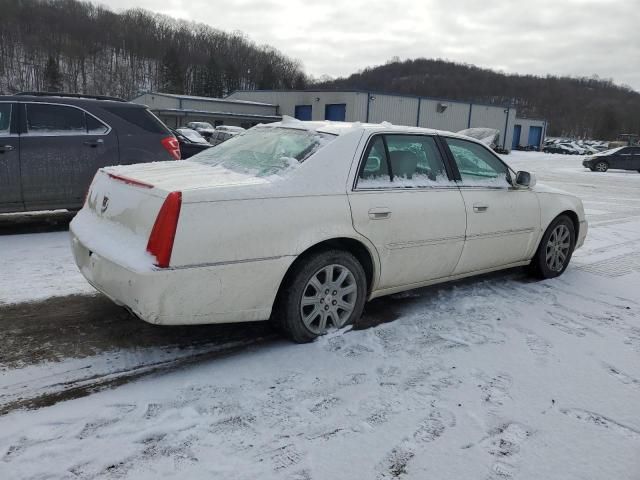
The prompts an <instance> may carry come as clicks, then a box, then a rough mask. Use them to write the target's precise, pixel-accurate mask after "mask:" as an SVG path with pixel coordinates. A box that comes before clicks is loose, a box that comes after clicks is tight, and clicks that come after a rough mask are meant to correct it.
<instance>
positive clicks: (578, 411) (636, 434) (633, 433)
mask: <svg viewBox="0 0 640 480" xmlns="http://www.w3.org/2000/svg"><path fill="white" fill-rule="evenodd" d="M560 412H561V413H563V414H564V415H567V416H568V417H570V418H573V419H576V420H580V421H582V422H585V423H588V424H590V425H595V426H597V427H600V428H605V429H607V430H611V431H613V432H616V433H620V434H622V435H625V436H627V437H629V438H633V439H634V440H640V430H638V429H636V428H634V427H630V426H628V425H624V424H622V423H619V422H617V421H615V420H613V419H611V418H609V417H605V416H604V415H601V414H599V413H596V412H592V411H590V410H584V409H582V408H561V409H560Z"/></svg>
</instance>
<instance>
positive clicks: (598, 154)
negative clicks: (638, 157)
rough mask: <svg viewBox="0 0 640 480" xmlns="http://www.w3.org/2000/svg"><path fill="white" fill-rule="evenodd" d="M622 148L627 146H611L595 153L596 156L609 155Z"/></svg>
mask: <svg viewBox="0 0 640 480" xmlns="http://www.w3.org/2000/svg"><path fill="white" fill-rule="evenodd" d="M623 148H627V147H617V148H612V149H610V150H605V151H604V152H599V153H596V155H595V156H596V157H606V156H607V155H611V154H613V153H616V152H619V151H620V150H622V149H623Z"/></svg>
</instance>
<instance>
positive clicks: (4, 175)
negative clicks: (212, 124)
mask: <svg viewBox="0 0 640 480" xmlns="http://www.w3.org/2000/svg"><path fill="white" fill-rule="evenodd" d="M179 158H180V148H179V145H178V141H177V140H176V138H175V137H174V136H173V135H172V134H171V132H170V131H169V129H168V128H167V127H166V126H165V125H164V124H163V123H162V122H161V121H160V120H158V118H157V117H156V116H155V115H153V114H152V113H151V112H150V111H149V110H148V109H147V108H146V107H145V106H143V105H137V104H134V103H128V102H125V101H124V100H120V99H113V98H108V97H90V96H82V95H77V94H41V93H37V92H36V93H24V94H19V95H12V96H0V212H18V211H33V210H52V209H65V208H66V209H69V210H77V209H80V208H81V207H82V204H83V202H84V198H85V195H86V193H87V189H88V188H89V184H90V183H91V179H92V178H93V176H94V175H95V173H96V172H97V171H98V169H99V168H102V167H105V166H108V165H126V164H131V163H144V162H156V161H160V160H178V159H179Z"/></svg>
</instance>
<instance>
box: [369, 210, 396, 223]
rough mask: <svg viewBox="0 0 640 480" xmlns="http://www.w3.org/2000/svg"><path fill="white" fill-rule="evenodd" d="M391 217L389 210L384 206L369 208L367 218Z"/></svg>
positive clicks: (382, 218)
mask: <svg viewBox="0 0 640 480" xmlns="http://www.w3.org/2000/svg"><path fill="white" fill-rule="evenodd" d="M389 217H391V210H389V209H388V208H386V207H378V208H372V209H370V210H369V218H370V219H371V220H384V219H385V218H389Z"/></svg>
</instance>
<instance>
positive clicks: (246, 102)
mask: <svg viewBox="0 0 640 480" xmlns="http://www.w3.org/2000/svg"><path fill="white" fill-rule="evenodd" d="M145 95H156V96H159V97H169V98H176V99H178V100H196V101H198V102H212V103H235V104H240V105H255V106H261V107H273V108H275V107H276V105H273V104H272V103H264V102H252V101H249V100H233V99H227V98H214V97H196V96H194V95H178V94H175V93H163V92H143V93H141V94H140V95H138V96H137V97H135V98H134V99H133V100H136V99H138V98H141V97H144V96H145Z"/></svg>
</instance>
